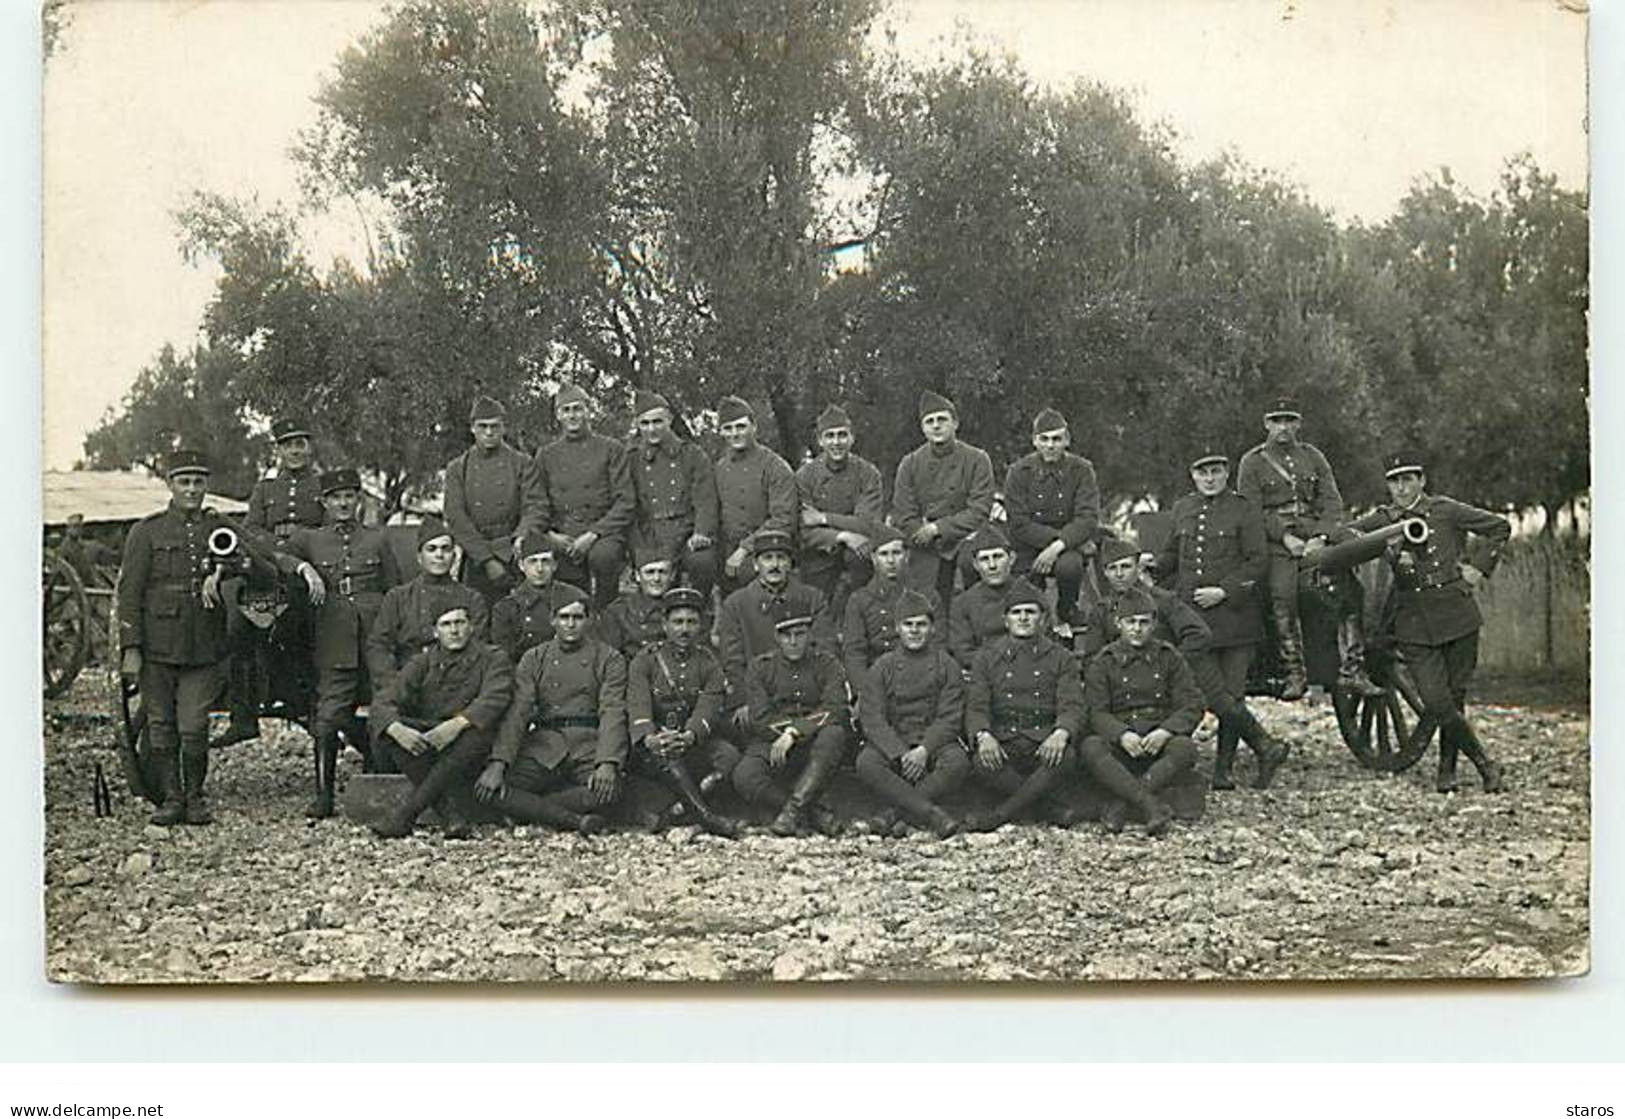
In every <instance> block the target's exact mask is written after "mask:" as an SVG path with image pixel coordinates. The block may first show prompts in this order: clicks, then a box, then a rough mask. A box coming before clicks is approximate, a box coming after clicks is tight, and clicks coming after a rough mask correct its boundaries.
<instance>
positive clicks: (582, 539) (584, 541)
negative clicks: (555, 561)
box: [568, 530, 598, 560]
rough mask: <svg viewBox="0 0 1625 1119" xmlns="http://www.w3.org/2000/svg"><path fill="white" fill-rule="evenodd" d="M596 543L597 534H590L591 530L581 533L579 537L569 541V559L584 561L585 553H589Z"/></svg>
mask: <svg viewBox="0 0 1625 1119" xmlns="http://www.w3.org/2000/svg"><path fill="white" fill-rule="evenodd" d="M596 543H598V534H597V533H596V532H592V531H591V530H589V531H587V532H583V533H582V534H581V535H580V536H578V537H576V538H575V539H574V540H572V541H570V547H569V549H568V550H569V552H570V558H571V559H574V560H581V559H585V558H586V557H587V552H588V551H590V550H591V548H592V546H593V545H594V544H596Z"/></svg>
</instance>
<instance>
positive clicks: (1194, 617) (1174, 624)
mask: <svg viewBox="0 0 1625 1119" xmlns="http://www.w3.org/2000/svg"><path fill="white" fill-rule="evenodd" d="M1141 590H1143V591H1144V592H1145V593H1146V594H1149V595H1150V596H1151V601H1152V602H1154V603H1156V604H1157V624H1156V627H1155V628H1154V629H1153V630H1152V631H1151V636H1152V637H1154V638H1155V639H1157V640H1158V641H1167V642H1169V643H1170V644H1172V645H1173V646H1174V647H1175V648H1176V649H1178V650H1179V651H1180V652H1181V653H1183V654H1184V655H1186V656H1189V655H1191V654H1192V653H1201V652H1205V651H1206V650H1208V649H1211V648H1212V647H1213V631H1212V630H1210V629H1208V628H1207V622H1206V621H1204V620H1203V615H1204V614H1208V613H1212V611H1205V610H1198V609H1197V608H1196V607H1194V606H1192V605H1190V604H1189V603H1186V602H1184V601H1182V600H1181V599H1180V597H1179V596H1178V595H1176V594H1174V592H1173V591H1165V590H1163V589H1162V588H1161V587H1142V588H1141ZM1121 597H1122V596H1121V595H1119V594H1116V593H1114V592H1112V591H1110V590H1108V591H1107V592H1106V594H1105V595H1103V596H1102V597H1101V598H1100V599H1099V600H1098V601H1097V602H1096V603H1095V604H1094V605H1093V606H1091V607H1090V608H1089V613H1088V615H1087V616H1086V617H1085V618H1084V622H1083V626H1084V632H1083V658H1084V660H1086V661H1087V660H1089V659H1090V658H1091V657H1093V656H1094V655H1095V654H1096V653H1098V652H1100V651H1101V650H1102V649H1104V648H1105V647H1106V646H1107V645H1110V644H1111V643H1112V642H1113V641H1116V640H1117V638H1118V630H1117V602H1118V600H1119V599H1120V598H1121Z"/></svg>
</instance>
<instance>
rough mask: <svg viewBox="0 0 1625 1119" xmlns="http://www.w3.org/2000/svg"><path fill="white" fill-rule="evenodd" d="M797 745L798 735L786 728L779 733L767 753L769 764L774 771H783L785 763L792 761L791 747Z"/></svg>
mask: <svg viewBox="0 0 1625 1119" xmlns="http://www.w3.org/2000/svg"><path fill="white" fill-rule="evenodd" d="M795 744H796V733H795V731H793V730H791V729H790V728H788V727H786V728H785V729H784V730H782V731H780V732H779V736H778V737H777V738H775V739H774V740H773V745H772V746H771V747H769V748H768V751H767V764H768V765H770V766H772V767H773V768H774V769H783V768H784V763H785V762H787V761H789V760H790V747H792V746H794V745H795Z"/></svg>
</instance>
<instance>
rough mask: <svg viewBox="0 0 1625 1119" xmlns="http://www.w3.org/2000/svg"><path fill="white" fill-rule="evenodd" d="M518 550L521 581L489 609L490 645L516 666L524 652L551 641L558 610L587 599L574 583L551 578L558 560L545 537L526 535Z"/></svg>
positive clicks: (537, 534) (555, 571)
mask: <svg viewBox="0 0 1625 1119" xmlns="http://www.w3.org/2000/svg"><path fill="white" fill-rule="evenodd" d="M519 550H520V551H521V552H523V553H524V554H523V555H521V556H520V557H519V571H520V574H521V575H522V576H523V577H524V578H523V581H522V582H521V583H520V584H519V585H518V586H517V587H515V588H514V589H513V590H511V591H509V592H508V593H507V594H506V595H504V596H503V597H502V598H500V599H498V600H497V603H496V605H495V606H493V607H491V643H492V644H493V645H495V646H497V648H499V649H501V650H502V651H503V652H504V653H507V654H508V659H509V660H510V661H512V662H514V663H515V664H518V663H519V658H520V657H522V656H524V655H525V652H526V651H527V650H529V649H534V648H535V647H536V646H538V645H542V644H545V643H546V642H548V641H551V640H553V615H554V613H555V612H556V611H557V610H558V608H559V607H560V606H562V605H564V603H566V602H574V601H575V600H576V599H579V598H585V597H586V592H585V591H583V590H581V589H580V588H578V587H576V586H575V585H574V584H573V583H563V582H560V581H559V580H557V579H556V578H554V576H555V574H556V573H557V572H558V567H559V565H558V557H557V556H556V555H555V554H554V552H553V545H552V544H551V543H549V542H548V539H547V534H546V533H544V532H532V533H527V534H526V535H525V536H524V537H523V538H522V539H521V540H520V542H519Z"/></svg>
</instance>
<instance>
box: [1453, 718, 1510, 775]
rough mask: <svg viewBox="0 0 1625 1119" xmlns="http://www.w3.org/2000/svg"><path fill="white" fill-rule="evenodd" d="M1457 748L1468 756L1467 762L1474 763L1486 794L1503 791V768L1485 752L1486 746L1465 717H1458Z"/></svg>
mask: <svg viewBox="0 0 1625 1119" xmlns="http://www.w3.org/2000/svg"><path fill="white" fill-rule="evenodd" d="M1456 746H1457V748H1458V749H1459V750H1460V751H1461V752H1462V753H1463V754H1466V755H1467V760H1468V761H1470V762H1472V763H1473V768H1474V769H1476V770H1478V779H1479V781H1481V782H1482V783H1483V785H1484V791H1485V792H1486V793H1498V792H1500V791H1501V767H1500V766H1499V765H1497V764H1496V763H1495V762H1493V761H1492V760H1490V756H1489V754H1487V753H1486V752H1485V750H1484V744H1483V743H1482V742H1480V741H1479V740H1478V735H1477V734H1475V733H1474V732H1473V728H1472V724H1471V723H1469V722H1468V721H1467V719H1466V717H1465V716H1458V717H1457V721H1456Z"/></svg>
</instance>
